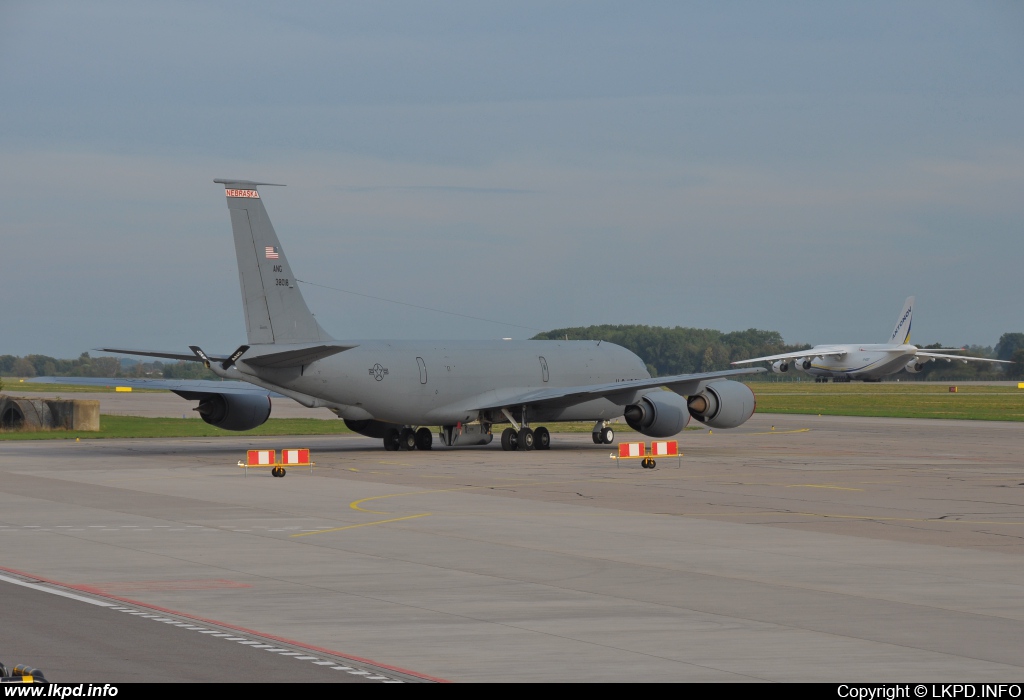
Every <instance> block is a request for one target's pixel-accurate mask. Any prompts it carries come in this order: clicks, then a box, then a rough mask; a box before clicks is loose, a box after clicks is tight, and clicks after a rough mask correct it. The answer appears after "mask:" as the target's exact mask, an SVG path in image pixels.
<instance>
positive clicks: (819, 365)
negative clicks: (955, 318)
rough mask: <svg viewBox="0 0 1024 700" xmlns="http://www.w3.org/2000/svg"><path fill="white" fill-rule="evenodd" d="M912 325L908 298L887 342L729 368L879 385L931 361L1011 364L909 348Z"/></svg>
mask: <svg viewBox="0 0 1024 700" xmlns="http://www.w3.org/2000/svg"><path fill="white" fill-rule="evenodd" d="M913 321H914V297H907V300H906V301H905V302H903V309H902V310H901V311H900V315H899V316H898V317H897V318H896V327H895V328H893V331H892V333H890V334H889V340H888V342H885V343H871V344H860V345H815V346H814V347H813V348H811V349H810V350H797V351H795V352H785V353H782V354H780V355H767V356H765V357H753V358H751V359H749V360H738V361H736V362H733V363H732V364H734V365H745V364H749V363H751V362H771V363H772V371H773V372H775V373H776V374H785V373H787V372H790V371H791V370H792V371H795V372H804V373H806V374H809V375H811V376H812V377H814V379H815V381H817V382H827V381H828V380H829V379H831V380H832V381H834V382H848V381H851V380H854V379H858V380H861V381H865V382H880V381H882V377H887V376H889V375H890V374H896V373H897V372H899V371H900V370H905V371H907V372H908V373H910V374H916V373H918V372H920V371H921V370H922V369H924V366H925V364H926V363H928V362H933V361H934V360H946V361H948V362H952V361H955V360H959V361H960V362H965V363H966V362H996V363H1001V364H1013V363H1012V362H1008V361H1007V360H993V359H990V358H987V357H968V356H966V355H950V354H948V353H950V352H959V351H960V348H941V349H942V350H944V351H945V352H936V351H935V350H922V349H920V348H918V347H917V346H916V345H911V344H910V328H911V325H912V324H913Z"/></svg>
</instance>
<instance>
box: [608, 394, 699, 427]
mask: <svg viewBox="0 0 1024 700" xmlns="http://www.w3.org/2000/svg"><path fill="white" fill-rule="evenodd" d="M624 417H625V419H626V425H628V426H629V427H630V428H632V429H633V430H635V431H637V432H638V433H643V434H644V435H647V436H648V437H654V438H666V437H672V436H673V435H675V434H676V433H679V432H681V431H682V429H683V428H685V427H686V424H687V423H689V422H690V412H689V410H687V407H686V399H684V398H683V397H682V396H680V395H679V394H673V393H672V392H671V391H653V392H651V393H650V394H644V395H643V396H641V397H640V400H639V401H637V402H636V403H635V404H631V405H629V406H626V411H625V413H624Z"/></svg>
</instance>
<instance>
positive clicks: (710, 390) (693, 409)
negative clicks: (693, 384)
mask: <svg viewBox="0 0 1024 700" xmlns="http://www.w3.org/2000/svg"><path fill="white" fill-rule="evenodd" d="M687 407H688V408H689V411H690V415H691V416H693V417H694V418H696V419H697V420H699V421H700V422H701V423H703V424H704V425H706V426H708V427H710V428H735V427H736V426H738V425H743V424H744V423H746V422H747V420H748V419H749V418H750V417H751V416H752V415H754V409H755V408H757V402H756V400H755V399H754V392H753V391H751V390H750V387H748V386H747V385H746V384H741V383H740V382H734V381H732V380H728V379H726V380H723V381H718V382H712V383H711V384H708V385H707V386H706V387H704V390H703V391H702V392H701V393H699V394H696V395H694V396H691V397H690V399H689V401H688V402H687Z"/></svg>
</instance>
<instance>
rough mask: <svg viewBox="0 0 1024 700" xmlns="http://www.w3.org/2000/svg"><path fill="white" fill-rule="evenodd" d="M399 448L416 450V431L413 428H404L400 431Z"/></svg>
mask: <svg viewBox="0 0 1024 700" xmlns="http://www.w3.org/2000/svg"><path fill="white" fill-rule="evenodd" d="M398 449H400V450H415V449H416V431H415V430H413V429H412V428H402V429H401V430H400V431H398Z"/></svg>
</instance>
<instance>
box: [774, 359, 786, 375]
mask: <svg viewBox="0 0 1024 700" xmlns="http://www.w3.org/2000/svg"><path fill="white" fill-rule="evenodd" d="M788 371H789V363H788V362H786V361H785V360H776V361H775V362H773V363H772V372H775V374H785V373H786V372H788Z"/></svg>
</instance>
